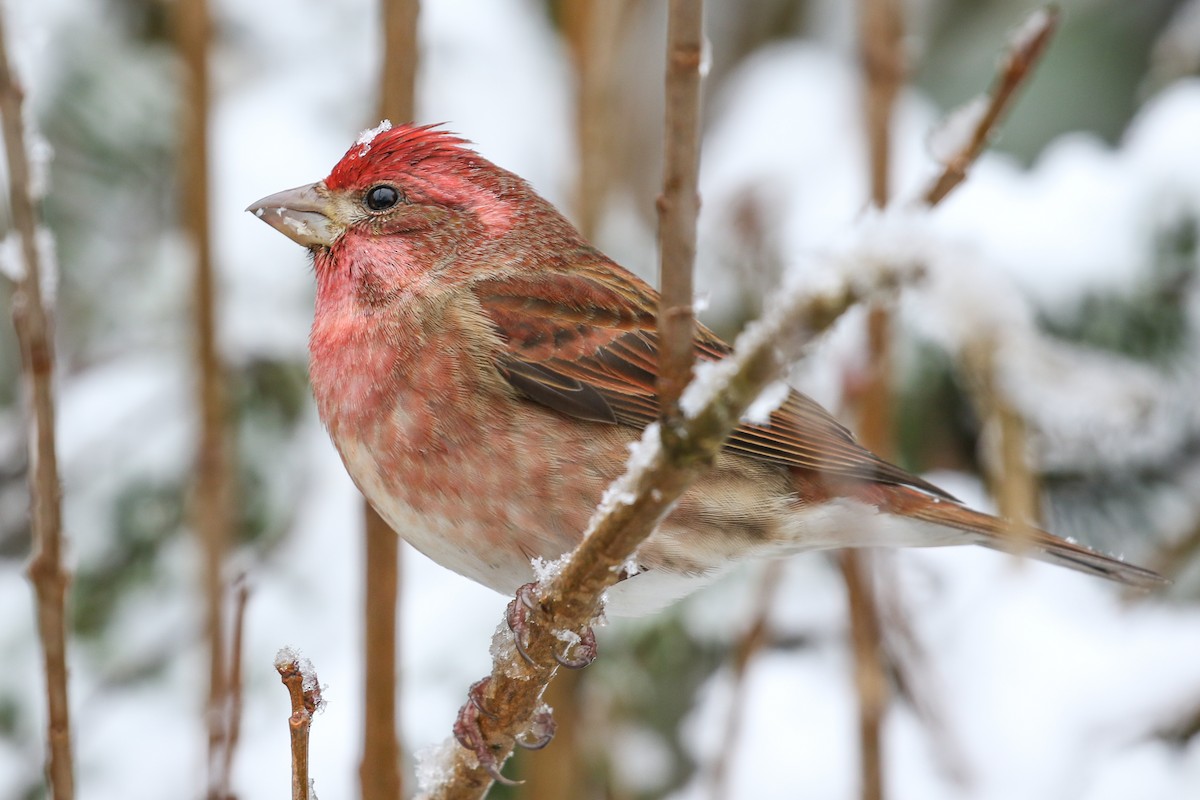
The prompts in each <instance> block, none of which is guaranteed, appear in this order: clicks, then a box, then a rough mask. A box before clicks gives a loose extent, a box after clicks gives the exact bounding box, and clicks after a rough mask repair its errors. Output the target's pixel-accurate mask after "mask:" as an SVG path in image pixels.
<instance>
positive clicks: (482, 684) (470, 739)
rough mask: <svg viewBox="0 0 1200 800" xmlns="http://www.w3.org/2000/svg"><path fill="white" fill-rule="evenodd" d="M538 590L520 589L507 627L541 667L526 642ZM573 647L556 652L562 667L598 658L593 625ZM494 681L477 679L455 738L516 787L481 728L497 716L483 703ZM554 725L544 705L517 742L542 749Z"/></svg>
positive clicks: (520, 648)
mask: <svg viewBox="0 0 1200 800" xmlns="http://www.w3.org/2000/svg"><path fill="white" fill-rule="evenodd" d="M536 591H537V585H536V584H533V583H527V584H525V585H524V586H522V587H521V588H520V589H518V590H517V594H516V597H514V598H513V600H512V601H511V602H510V603H509V604H508V611H507V612H506V618H507V621H508V627H509V629H510V630H511V631H512V633H513V641H514V643H515V645H516V649H517V652H518V653H519V654H520V655H521V658H522V659H524V660H525V662H526V663H527V664H529V665H530V666H532V667H535V668H538V667H539V666H540V665H539V664H538V663H537V662H535V661H534V660H533V658H532V657H531V656H530V655H529V652H528V649H527V646H526V642H525V640H526V637H527V635H528V620H529V612H531V611H536V610H538V604H537V600H536V596H537V595H536ZM570 647H574V650H575V653H574V656H573V657H570V655H569V653H563V654H560V653H555V654H554V660H555V661H557V662H558V663H559V664H561V665H562V666H563V667H566V668H567V669H582V668H583V667H586V666H587V665H588V664H591V663H592V662H593V661H595V660H596V635H595V633H594V632H593V631H592V629H591V628H590V627H588V628H587V629H585V630H584V631H583V633H581V634H580V636H579V641H577V642H575V643H573V644H572V645H568V648H570ZM491 681H492V679H491V677H487V678H484V679H483V680H480V681H476V682H475V683H474V684H472V685H471V688H470V689H469V690H468V691H467V702H466V704H464V705H463V707H462V708H461V709H459V711H458V718H457V719H456V720H455V721H454V738H455V739H456V740H458V743H459V744H460V745H462V746H463V747H465V748H466V749H467V750H470V751H471V752H472V753H474V754H475V758H476V759H478V761H479V766H480V767H482V768H483V770H484V771H486V772H487V774H488V775H490V776H491V778H492V780H494V781H496V782H497V783H502V784H505V785H507V786H516V785H518V784H520V783H521V781H514V780H512V779H510V778H506V777H504V776H503V775H502V774H500V765H499V763H498V762H497V760H496V754H495V752H493V750H492V748H491V747H489V746H488V743H487V737H486V736H484V734H483V730H482V728H481V727H480V723H481V718H484V717H486V718H487V719H489V720H492V721H496V720H497V719H498V717H497V715H496V714H494V713H492V712H491V711H489V710H488V709H487V707H486V705H485V703H484V694H485V692H486V691H487V688H488V685H489V684H490V683H491ZM555 727H556V724H555V722H554V717H553V716H551V714H550V710H549V709H548V708H547V707H546V706H542V707H541V708H540V709H538V710H537V711H536V712H535V713H534V716H533V723H532V725H531V726H530V728H529V730H528V731H527V732H526V733H524V734H522V735H521V736H518V737H517V738H516V744H517V746H518V747H521V748H524V749H525V750H541V749H542V748H543V747H545V746H546V745H548V744H550V740H551V739H553V738H554V730H555Z"/></svg>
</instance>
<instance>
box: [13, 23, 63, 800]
mask: <svg viewBox="0 0 1200 800" xmlns="http://www.w3.org/2000/svg"><path fill="white" fill-rule="evenodd" d="M24 96H25V93H24V90H23V89H22V87H21V85H20V84H19V82H18V81H17V77H16V75H15V74H14V72H13V68H12V64H11V62H10V61H9V57H8V38H7V32H6V31H5V21H4V15H3V12H2V9H0V117H2V124H3V129H4V153H5V157H6V159H7V161H8V170H9V181H8V192H9V195H8V202H9V208H10V210H11V213H12V226H13V231H14V233H15V234H16V236H17V237H18V238H19V239H20V243H21V258H22V260H23V261H24V266H25V271H24V274H23V275H22V276H21V278H20V280H19V281H18V282H17V285H16V289H15V291H14V292H13V296H12V318H13V327H14V328H15V329H16V334H17V342H18V346H19V348H20V353H21V373H22V375H23V376H24V382H25V392H26V398H27V399H26V402H27V404H28V410H29V413H30V415H31V416H32V430H31V434H30V437H29V465H30V470H29V492H30V505H31V516H32V526H33V542H34V545H33V558H32V560H31V561H30V562H29V578H30V580H31V581H32V583H33V590H34V595H35V597H36V599H37V626H38V638H39V640H40V641H41V645H42V653H43V656H44V668H45V675H46V704H47V714H46V720H47V724H46V739H47V748H46V749H47V764H46V779H47V780H48V781H49V784H50V792H51V797H53V798H54V800H70V798H72V797H74V796H75V778H74V766H73V762H72V757H71V721H70V705H69V703H68V698H67V634H66V627H67V626H66V594H67V583H68V580H69V578H68V575H67V572H66V570H65V569H64V568H63V563H62V549H63V532H62V487H61V484H60V483H59V479H58V453H57V449H56V445H55V421H54V413H55V412H54V335H53V332H52V330H51V320H50V313H49V312H48V311H47V308H46V305H47V304H46V297H45V295H44V294H43V291H42V275H43V269H44V267H45V265H43V263H42V258H41V253H40V251H39V247H38V232H39V230H40V228H41V223H40V220H39V216H38V209H37V206H36V204H35V200H34V194H33V183H32V170H31V165H30V161H29V150H28V147H27V144H26V142H25V117H24V112H25V108H24Z"/></svg>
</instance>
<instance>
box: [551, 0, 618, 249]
mask: <svg viewBox="0 0 1200 800" xmlns="http://www.w3.org/2000/svg"><path fill="white" fill-rule="evenodd" d="M629 5H630V0H567V2H564V3H563V5H562V13H563V29H564V33H565V34H566V36H567V40H568V42H569V43H570V45H571V49H572V51H573V53H574V55H575V70H576V73H577V85H578V87H579V89H578V96H577V100H576V109H575V110H576V127H577V131H578V140H579V182H578V188H577V191H576V200H575V217H576V218H577V219H578V221H579V230H580V232H582V233H583V235H584V238H586V239H589V240H592V239H594V237H595V235H596V228H597V226H598V225H599V223H600V215H601V214H602V213H603V211H604V204H605V201H606V199H607V198H608V193H609V190H610V188H611V184H612V178H613V175H614V169H613V167H614V164H613V154H614V142H615V141H616V139H617V138H618V134H619V131H617V130H615V128H616V125H617V124H618V120H617V118H616V109H615V106H616V95H617V75H616V63H617V58H618V53H619V52H620V49H619V42H620V37H621V32H622V29H623V26H624V21H625V17H626V14H627V13H628V11H629Z"/></svg>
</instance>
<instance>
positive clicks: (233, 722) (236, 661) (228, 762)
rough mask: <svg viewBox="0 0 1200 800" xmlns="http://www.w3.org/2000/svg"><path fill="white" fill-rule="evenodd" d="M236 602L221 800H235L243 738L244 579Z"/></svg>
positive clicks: (246, 594)
mask: <svg viewBox="0 0 1200 800" xmlns="http://www.w3.org/2000/svg"><path fill="white" fill-rule="evenodd" d="M236 583H237V585H236V589H235V593H234V600H233V603H234V605H233V633H232V635H231V637H230V652H229V673H228V674H229V694H228V697H227V701H228V704H227V712H226V713H227V714H228V720H229V725H228V729H227V732H226V739H225V747H224V748H223V750H222V752H221V767H220V772H219V773H218V778H217V783H216V796H217V797H218V798H220V800H227V799H228V800H232V798H234V797H235V795H234V793H233V755H234V753H236V752H237V746H238V740H239V739H240V738H241V735H242V645H243V643H244V642H245V638H246V604H247V603H248V602H249V600H250V589H249V587H247V586H246V580H245V576H244V575H243V576H240V577H238V579H237V582H236Z"/></svg>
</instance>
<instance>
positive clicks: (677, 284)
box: [658, 0, 704, 421]
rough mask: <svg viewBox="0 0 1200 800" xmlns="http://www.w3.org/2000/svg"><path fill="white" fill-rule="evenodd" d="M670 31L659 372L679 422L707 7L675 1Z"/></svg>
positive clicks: (687, 363) (689, 328)
mask: <svg viewBox="0 0 1200 800" xmlns="http://www.w3.org/2000/svg"><path fill="white" fill-rule="evenodd" d="M669 14H670V17H669V22H668V25H667V98H666V131H665V147H664V156H663V189H662V194H660V195H659V197H658V238H659V283H660V288H661V290H662V296H661V297H660V299H659V303H658V338H659V341H660V343H661V344H660V350H659V372H658V375H659V377H658V396H659V401H660V408H661V409H662V415H663V419H664V420H667V421H674V420H676V419H677V418H678V416H679V396H680V395H681V394H682V393H683V389H684V387H685V386H687V384H688V381H689V380H691V375H692V362H693V360H694V354H693V352H692V337H693V335H694V333H695V324H696V323H695V316H694V313H693V311H692V297H693V294H694V292H693V290H692V265H693V263H694V262H695V260H696V216H697V214H698V213H699V211H700V194H699V190H698V188H697V185H698V173H699V171H700V59H701V50H702V46H703V31H702V27H703V20H704V4H703V3H702V2H701V0H670V5H669Z"/></svg>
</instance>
